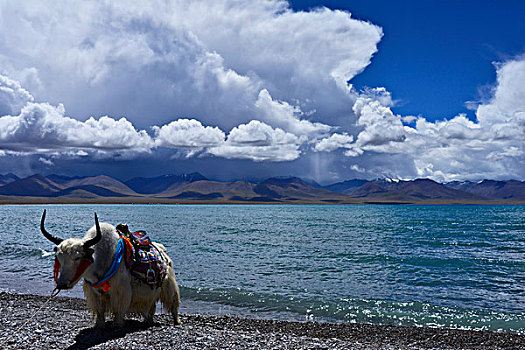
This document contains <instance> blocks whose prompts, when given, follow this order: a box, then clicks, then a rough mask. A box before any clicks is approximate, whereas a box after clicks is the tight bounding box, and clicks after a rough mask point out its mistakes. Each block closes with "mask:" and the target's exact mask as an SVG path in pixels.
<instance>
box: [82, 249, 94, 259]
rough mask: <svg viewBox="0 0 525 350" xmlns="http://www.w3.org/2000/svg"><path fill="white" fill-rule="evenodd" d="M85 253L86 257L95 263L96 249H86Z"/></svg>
mask: <svg viewBox="0 0 525 350" xmlns="http://www.w3.org/2000/svg"><path fill="white" fill-rule="evenodd" d="M84 253H85V255H84V257H85V258H87V259H89V260H91V262H93V254H94V253H95V249H93V248H86V247H84Z"/></svg>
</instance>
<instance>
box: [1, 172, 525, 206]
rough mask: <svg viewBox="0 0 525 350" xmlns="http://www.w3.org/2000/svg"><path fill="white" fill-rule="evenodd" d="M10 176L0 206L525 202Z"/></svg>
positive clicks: (361, 185)
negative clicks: (61, 204)
mask: <svg viewBox="0 0 525 350" xmlns="http://www.w3.org/2000/svg"><path fill="white" fill-rule="evenodd" d="M10 178H11V181H10V182H8V183H7V184H4V185H2V186H0V202H1V203H17V202H23V203H28V202H38V203H41V202H50V203H61V202H64V203H77V202H78V203H83V202H88V203H91V202H93V203H96V202H104V203H186V202H188V203H194V202H195V203H198V202H213V203H253V202H257V203H392V204H394V203H407V204H410V203H448V204H453V203H525V182H520V181H515V180H510V181H492V180H485V181H482V182H479V183H474V182H454V183H448V184H440V183H438V182H435V181H433V180H429V179H416V180H412V181H393V180H387V179H379V180H374V181H367V180H349V181H344V182H340V183H336V184H331V185H328V186H324V188H323V187H322V186H320V185H318V184H316V183H313V182H310V181H305V180H303V179H300V178H297V177H274V178H269V179H266V180H264V181H262V182H258V183H256V182H248V181H235V182H219V181H212V180H208V179H206V178H205V177H204V176H202V175H200V174H198V173H193V174H186V175H167V176H162V177H155V178H135V179H132V180H129V181H126V182H125V183H123V182H121V181H119V180H116V179H114V178H111V177H109V176H106V175H99V176H91V177H88V176H86V177H67V176H60V175H50V176H47V177H46V176H42V175H39V174H37V175H33V176H30V177H27V178H23V179H18V178H16V176H14V177H13V176H10ZM154 191H155V192H154ZM28 198H29V199H28ZM31 198H33V199H31Z"/></svg>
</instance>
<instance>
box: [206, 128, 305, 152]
mask: <svg viewBox="0 0 525 350" xmlns="http://www.w3.org/2000/svg"><path fill="white" fill-rule="evenodd" d="M301 143H302V140H301V138H299V137H297V136H295V135H294V134H291V133H288V132H286V131H284V130H282V129H279V128H275V129H274V128H272V127H271V126H269V125H267V124H265V123H262V122H260V121H257V120H252V121H250V122H249V123H248V124H241V125H239V126H238V127H235V128H233V129H232V130H231V131H230V133H229V134H228V138H227V140H226V142H224V144H222V145H221V146H218V147H212V148H210V149H209V153H210V154H213V155H215V156H219V157H224V158H228V159H251V160H253V161H259V162H260V161H273V162H282V161H290V160H294V159H297V158H298V157H299V155H300V153H301V152H300V150H299V147H300V145H301Z"/></svg>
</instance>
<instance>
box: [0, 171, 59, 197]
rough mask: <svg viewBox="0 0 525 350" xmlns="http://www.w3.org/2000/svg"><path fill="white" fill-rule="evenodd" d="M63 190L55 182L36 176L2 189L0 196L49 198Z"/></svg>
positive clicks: (17, 181)
mask: <svg viewBox="0 0 525 350" xmlns="http://www.w3.org/2000/svg"><path fill="white" fill-rule="evenodd" d="M60 190H62V188H61V187H60V186H59V185H58V184H56V183H55V182H53V181H51V180H49V179H48V178H46V177H45V176H42V175H40V174H36V175H33V176H29V177H26V178H25V179H19V180H16V181H13V182H10V183H8V184H7V185H4V186H1V187H0V194H2V195H7V196H31V197H48V196H51V195H53V194H54V193H56V192H58V191H60Z"/></svg>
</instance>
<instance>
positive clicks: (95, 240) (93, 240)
mask: <svg viewBox="0 0 525 350" xmlns="http://www.w3.org/2000/svg"><path fill="white" fill-rule="evenodd" d="M95 227H96V228H97V235H96V236H95V237H93V238H91V239H88V240H87V241H86V242H85V243H84V248H89V247H91V246H92V245H95V244H97V243H98V242H99V241H100V239H101V238H102V231H100V225H99V224H98V217H97V213H95Z"/></svg>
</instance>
